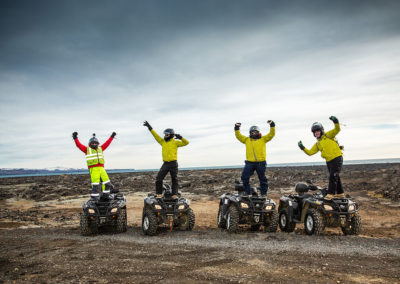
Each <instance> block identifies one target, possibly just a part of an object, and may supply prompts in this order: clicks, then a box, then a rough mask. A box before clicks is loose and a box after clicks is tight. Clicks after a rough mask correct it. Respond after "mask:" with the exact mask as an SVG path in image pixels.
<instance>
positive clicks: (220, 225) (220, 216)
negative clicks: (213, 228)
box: [218, 206, 226, 229]
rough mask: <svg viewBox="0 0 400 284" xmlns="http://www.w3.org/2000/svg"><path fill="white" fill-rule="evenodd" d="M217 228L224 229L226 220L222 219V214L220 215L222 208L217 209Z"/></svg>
mask: <svg viewBox="0 0 400 284" xmlns="http://www.w3.org/2000/svg"><path fill="white" fill-rule="evenodd" d="M218 228H221V229H226V220H225V219H224V214H223V213H222V206H219V209H218Z"/></svg>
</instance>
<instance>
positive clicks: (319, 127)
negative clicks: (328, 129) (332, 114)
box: [311, 122, 324, 134]
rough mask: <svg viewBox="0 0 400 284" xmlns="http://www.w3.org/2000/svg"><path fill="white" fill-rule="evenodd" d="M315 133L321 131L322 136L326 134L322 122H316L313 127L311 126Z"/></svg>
mask: <svg viewBox="0 0 400 284" xmlns="http://www.w3.org/2000/svg"><path fill="white" fill-rule="evenodd" d="M315 131H321V134H323V133H324V127H323V126H322V124H321V123H320V122H314V123H313V125H312V126H311V132H312V133H315Z"/></svg>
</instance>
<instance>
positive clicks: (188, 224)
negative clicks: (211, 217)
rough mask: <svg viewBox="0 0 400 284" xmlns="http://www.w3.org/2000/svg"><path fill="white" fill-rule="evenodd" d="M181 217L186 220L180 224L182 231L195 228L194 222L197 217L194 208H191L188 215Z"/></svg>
mask: <svg viewBox="0 0 400 284" xmlns="http://www.w3.org/2000/svg"><path fill="white" fill-rule="evenodd" d="M181 218H182V219H184V221H183V223H182V225H180V229H181V230H182V231H191V230H193V227H194V224H195V222H196V217H195V215H194V212H193V210H192V208H189V209H188V211H187V213H186V216H183V217H181Z"/></svg>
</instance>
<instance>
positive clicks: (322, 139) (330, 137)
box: [298, 116, 345, 199]
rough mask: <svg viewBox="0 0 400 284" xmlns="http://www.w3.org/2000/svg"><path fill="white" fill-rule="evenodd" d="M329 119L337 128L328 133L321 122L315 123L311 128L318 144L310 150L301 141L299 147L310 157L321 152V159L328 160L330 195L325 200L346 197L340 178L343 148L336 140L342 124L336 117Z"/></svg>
mask: <svg viewBox="0 0 400 284" xmlns="http://www.w3.org/2000/svg"><path fill="white" fill-rule="evenodd" d="M329 119H330V120H332V121H333V123H334V124H335V128H334V129H332V130H330V131H328V132H326V133H325V132H324V127H323V126H322V124H321V123H319V122H315V123H313V125H312V126H311V132H312V133H313V135H314V137H315V138H316V139H317V142H316V143H315V144H314V146H312V148H311V149H310V150H308V149H307V148H306V147H304V145H303V143H302V142H301V141H299V143H298V145H299V148H300V149H301V150H302V151H303V152H304V153H306V154H307V155H309V156H311V155H314V154H316V153H318V151H321V157H322V158H324V159H325V160H326V165H327V166H328V171H329V186H328V194H327V195H326V196H325V198H326V199H332V198H343V197H345V195H344V191H343V186H342V181H341V180H340V176H339V173H340V171H341V170H342V165H343V156H342V151H341V150H342V147H340V146H339V143H338V142H337V140H336V139H335V136H336V135H337V134H338V133H339V131H340V124H339V120H338V119H337V117H335V116H331V117H329Z"/></svg>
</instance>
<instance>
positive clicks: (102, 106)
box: [0, 0, 400, 169]
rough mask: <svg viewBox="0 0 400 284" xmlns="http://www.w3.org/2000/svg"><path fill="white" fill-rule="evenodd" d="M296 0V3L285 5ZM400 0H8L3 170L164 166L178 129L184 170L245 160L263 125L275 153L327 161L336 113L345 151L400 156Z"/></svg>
mask: <svg viewBox="0 0 400 284" xmlns="http://www.w3.org/2000/svg"><path fill="white" fill-rule="evenodd" d="M283 2H285V3H283ZM399 109H400V1H396V0H394V1H347V0H346V1H292V2H290V1H232V0H230V1H214V0H213V1H205V0H202V1H183V0H182V1H149V0H146V1H98V0H96V1H50V0H49V1H40V0H39V1H30V0H27V1H4V0H1V1H0V119H1V120H0V121H1V124H0V133H1V136H2V137H1V142H0V167H2V168H5V167H7V168H11V167H25V168H44V167H56V166H62V167H73V168H84V167H85V166H86V162H85V158H84V154H83V153H82V152H80V151H79V150H78V149H77V148H76V147H75V144H74V143H73V140H72V137H71V134H72V132H73V131H78V133H79V139H80V140H81V142H82V143H83V144H87V142H88V139H89V138H90V136H91V134H92V133H96V134H97V136H98V138H99V139H100V142H104V141H105V140H106V139H107V138H108V137H109V135H110V134H111V133H112V132H113V131H116V132H117V133H118V135H117V139H116V140H115V141H113V143H112V144H111V145H110V147H109V148H108V149H107V150H106V152H105V160H106V168H109V169H113V168H135V169H145V168H158V167H160V165H161V163H162V159H161V147H160V146H159V145H158V144H157V143H156V141H155V140H154V139H153V137H152V136H151V134H150V133H149V132H148V130H147V129H146V128H145V127H143V126H142V124H143V121H144V120H148V121H149V122H150V123H151V124H152V126H153V127H154V129H155V130H156V131H157V132H158V133H159V134H160V135H162V131H163V130H164V129H165V128H169V127H172V128H174V129H175V131H176V132H177V133H180V134H181V135H182V136H184V137H185V138H187V139H188V140H189V141H190V144H189V145H188V146H186V147H184V148H180V149H179V154H178V162H179V164H180V166H181V167H191V166H218V165H241V164H243V160H244V159H245V146H244V145H243V144H241V143H240V142H239V141H237V140H236V138H235V136H234V131H233V125H234V123H235V122H242V133H243V134H245V135H248V129H249V127H250V126H252V125H259V126H260V127H261V129H262V132H263V134H266V133H268V131H269V127H268V125H267V123H266V122H267V120H269V119H272V120H274V121H275V122H276V136H275V138H274V139H273V140H272V141H271V142H269V143H268V144H267V162H268V163H291V162H312V161H322V158H321V157H320V155H319V154H317V155H315V156H313V157H308V156H306V155H305V154H304V153H302V152H301V151H300V150H299V149H298V147H297V142H298V141H299V140H302V141H303V143H304V144H305V146H306V147H308V148H310V147H311V146H312V145H313V144H314V143H315V138H313V136H312V133H311V131H310V127H311V124H312V123H313V122H315V121H320V122H322V123H323V125H324V126H325V129H326V130H329V129H331V128H332V127H333V124H332V122H331V121H330V120H329V119H328V117H329V116H331V115H336V116H337V117H338V118H339V120H340V122H341V123H343V124H345V125H346V126H342V131H341V132H340V134H339V135H338V137H337V138H338V140H339V141H340V143H341V144H343V145H344V146H345V152H344V159H345V160H354V159H374V158H399V157H400V147H399V146H400V131H399V130H400V115H399Z"/></svg>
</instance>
